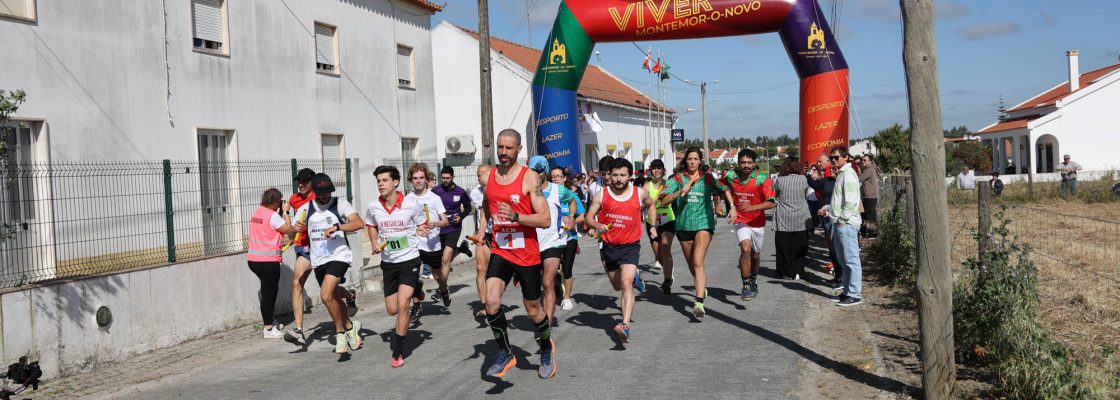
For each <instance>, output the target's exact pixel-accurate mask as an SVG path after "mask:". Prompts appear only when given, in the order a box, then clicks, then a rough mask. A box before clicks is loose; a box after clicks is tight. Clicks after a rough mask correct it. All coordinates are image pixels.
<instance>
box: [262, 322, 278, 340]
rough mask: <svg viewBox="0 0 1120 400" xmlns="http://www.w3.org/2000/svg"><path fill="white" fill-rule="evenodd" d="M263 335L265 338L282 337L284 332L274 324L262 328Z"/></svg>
mask: <svg viewBox="0 0 1120 400" xmlns="http://www.w3.org/2000/svg"><path fill="white" fill-rule="evenodd" d="M261 335H262V336H263V337H264V338H265V339H280V338H282V337H284V332H281V331H280V330H279V329H276V326H275V325H273V326H272V327H271V328H268V329H262V330H261Z"/></svg>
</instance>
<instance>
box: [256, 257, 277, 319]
mask: <svg viewBox="0 0 1120 400" xmlns="http://www.w3.org/2000/svg"><path fill="white" fill-rule="evenodd" d="M249 270H251V271H253V274H254V275H256V276H257V278H258V279H260V280H261V323H263V324H264V325H272V310H274V309H275V308H276V291H277V290H278V289H279V288H280V262H279V261H277V262H261V261H249Z"/></svg>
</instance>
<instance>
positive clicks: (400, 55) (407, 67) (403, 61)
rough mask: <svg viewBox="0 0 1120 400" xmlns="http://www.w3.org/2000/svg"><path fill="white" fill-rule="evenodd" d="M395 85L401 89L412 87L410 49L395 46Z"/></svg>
mask: <svg viewBox="0 0 1120 400" xmlns="http://www.w3.org/2000/svg"><path fill="white" fill-rule="evenodd" d="M397 84H398V85H400V86H401V87H415V86H413V85H412V48H411V47H406V46H401V45H397Z"/></svg>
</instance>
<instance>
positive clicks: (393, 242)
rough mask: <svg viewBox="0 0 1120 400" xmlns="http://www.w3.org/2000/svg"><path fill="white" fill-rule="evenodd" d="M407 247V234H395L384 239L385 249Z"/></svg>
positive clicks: (392, 249) (402, 248) (391, 249)
mask: <svg viewBox="0 0 1120 400" xmlns="http://www.w3.org/2000/svg"><path fill="white" fill-rule="evenodd" d="M407 248H408V236H397V237H394V238H389V240H386V241H385V251H398V250H404V249H407Z"/></svg>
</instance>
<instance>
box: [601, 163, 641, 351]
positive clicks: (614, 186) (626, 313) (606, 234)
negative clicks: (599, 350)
mask: <svg viewBox="0 0 1120 400" xmlns="http://www.w3.org/2000/svg"><path fill="white" fill-rule="evenodd" d="M606 171H608V172H609V174H610V186H608V188H607V189H605V190H602V191H600V192H599V194H597V195H595V197H594V198H592V200H591V206H590V207H588V208H587V216H588V217H587V225H588V226H589V227H591V229H594V230H596V231H599V232H601V233H602V234H601V235H600V237H601V238H602V240H603V248H602V249H601V250H599V253H600V255H601V256H602V258H603V269H604V270H606V272H607V277H608V278H609V279H610V280H611V286H613V287H614V290H616V291H619V292H621V295H620V298H621V299H622V306H621V308H622V322H620V323H619V324H618V325H617V326H615V327H614V331H615V333H617V334H618V338H619V340H620V341H622V343H628V342H630V316H631V315H633V312H634V286H633V280H634V275H636V274H637V273H638V256H639V254H640V253H641V243H642V222H641V221H642V215H641V210H643V209H644V210H646V211H647V215H646V218H649V219H650V220H652V219H656V218H657V210H656V208H654V207H652V206H653V202H652V201H651V200H650V198H649V196H648V195H646V192H645V191H644V190H642V189H639V188H637V187H634V186H633V185H631V184H630V174H631V173H633V171H634V165H633V164H631V163H630V161H629V160H626V159H624V158H619V159H616V160H614V162H612V163H611V165H610V168H608V169H606ZM600 210H602V214H600V213H599V211H600ZM648 230H649V235H650V236H651V237H653V238H655V239H656V238H657V228H653V227H651V228H649V229H648Z"/></svg>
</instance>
